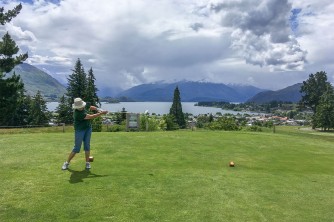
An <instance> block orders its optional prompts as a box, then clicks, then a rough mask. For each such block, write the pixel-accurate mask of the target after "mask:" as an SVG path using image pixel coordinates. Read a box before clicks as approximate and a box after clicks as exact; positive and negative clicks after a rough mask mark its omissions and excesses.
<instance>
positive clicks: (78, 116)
mask: <svg viewBox="0 0 334 222" xmlns="http://www.w3.org/2000/svg"><path fill="white" fill-rule="evenodd" d="M72 108H73V118H74V130H75V132H74V140H75V141H74V148H73V150H72V151H71V153H70V154H69V156H68V158H67V161H65V162H64V164H63V166H62V169H63V170H66V169H68V166H69V165H70V162H71V160H72V159H73V157H74V156H75V155H76V154H77V153H79V152H80V149H81V145H82V142H83V144H84V150H85V159H86V169H90V168H91V165H90V162H89V157H90V138H91V135H92V124H91V122H90V120H91V119H94V118H96V117H99V116H101V115H103V114H107V113H108V111H103V110H99V109H98V108H97V107H95V106H90V107H89V109H90V110H96V111H98V112H97V113H95V114H88V113H87V110H86V102H84V101H83V100H82V99H81V98H75V99H74V103H73V105H72Z"/></svg>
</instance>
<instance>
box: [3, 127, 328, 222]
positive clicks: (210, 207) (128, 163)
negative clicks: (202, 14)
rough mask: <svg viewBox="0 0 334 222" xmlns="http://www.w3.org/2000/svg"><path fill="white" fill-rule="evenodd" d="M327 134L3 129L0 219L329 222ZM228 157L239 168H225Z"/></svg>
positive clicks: (288, 130) (280, 130) (292, 130)
mask: <svg viewBox="0 0 334 222" xmlns="http://www.w3.org/2000/svg"><path fill="white" fill-rule="evenodd" d="M333 142H334V134H333V133H319V132H314V131H311V130H301V129H297V128H277V130H276V133H275V134H274V133H272V132H256V133H255V132H224V131H219V132H218V131H215V132H212V131H174V132H131V133H130V132H120V133H107V132H103V133H93V137H92V155H93V156H94V158H95V160H94V162H93V164H92V169H91V170H90V171H86V170H84V155H83V152H81V153H80V154H79V155H77V156H76V157H75V159H74V161H73V162H72V164H71V165H70V170H68V171H62V170H61V165H62V163H63V162H64V160H65V159H66V157H67V155H68V153H69V152H70V150H71V149H72V146H73V133H72V132H66V133H62V132H59V133H41V132H39V133H19V134H0V154H1V161H0V168H1V172H0V177H1V183H0V221H117V222H118V221H192V222H193V221H312V222H313V221H322V222H323V221H333V218H334V211H333V206H334V146H333ZM230 160H233V161H234V162H235V163H236V167H234V168H232V167H229V166H228V162H229V161H230Z"/></svg>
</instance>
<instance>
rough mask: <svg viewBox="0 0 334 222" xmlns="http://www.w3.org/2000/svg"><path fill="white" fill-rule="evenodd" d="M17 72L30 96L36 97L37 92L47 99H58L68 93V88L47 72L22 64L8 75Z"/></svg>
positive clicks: (8, 74)
mask: <svg viewBox="0 0 334 222" xmlns="http://www.w3.org/2000/svg"><path fill="white" fill-rule="evenodd" d="M14 72H15V74H16V75H20V76H21V79H22V81H23V83H24V88H25V90H26V94H28V95H30V96H34V95H36V93H37V91H40V93H41V94H42V95H43V96H44V97H45V98H47V99H57V98H60V97H61V96H63V95H64V94H65V93H66V87H65V86H64V85H62V84H60V83H59V82H58V80H56V79H55V78H53V77H52V76H50V75H49V74H47V73H46V72H44V71H42V70H40V69H38V68H36V67H35V66H32V65H29V64H27V63H22V64H20V65H17V66H15V68H14V69H13V70H12V71H11V72H10V73H7V75H6V76H8V77H10V76H12V75H13V73H14Z"/></svg>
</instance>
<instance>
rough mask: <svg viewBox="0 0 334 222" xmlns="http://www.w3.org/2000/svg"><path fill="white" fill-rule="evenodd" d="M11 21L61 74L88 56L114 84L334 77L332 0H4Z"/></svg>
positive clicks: (104, 83)
mask: <svg viewBox="0 0 334 222" xmlns="http://www.w3.org/2000/svg"><path fill="white" fill-rule="evenodd" d="M18 3H22V5H23V9H22V11H21V13H20V14H19V16H17V17H16V18H15V19H13V20H12V22H11V23H9V24H6V25H5V26H3V27H0V33H4V32H5V31H8V32H9V33H10V35H11V36H12V37H13V38H14V39H15V41H16V43H17V44H18V45H19V47H20V49H21V51H22V52H28V53H29V59H28V60H27V62H28V63H29V64H32V65H35V66H37V67H39V68H41V69H43V70H45V71H46V72H48V73H49V74H51V75H52V76H53V77H55V78H56V79H58V80H59V81H61V82H66V77H67V76H68V75H69V74H71V72H72V71H71V70H72V69H73V67H74V64H75V62H76V60H77V59H78V58H80V59H81V61H82V63H83V65H84V67H85V69H86V70H87V71H88V69H89V68H90V67H92V68H93V70H94V74H95V77H96V79H97V84H98V87H99V88H111V89H110V91H111V92H112V91H113V90H119V89H127V88H129V87H132V86H135V85H138V84H142V83H150V82H156V81H166V82H173V81H179V80H190V81H207V82H217V83H225V84H243V85H254V86H256V87H259V88H265V89H274V90H276V89H281V88H284V87H287V86H290V85H292V84H295V83H298V82H302V81H304V80H306V79H307V78H308V76H309V74H311V73H315V72H317V71H326V72H327V74H328V78H329V80H330V81H331V82H334V81H333V80H334V78H333V77H334V75H333V71H334V62H333V59H332V53H333V51H334V33H333V32H332V31H331V30H332V27H333V25H334V24H333V23H334V3H333V2H332V1H331V0H322V1H318V0H252V1H249V0H239V1H235V0H192V1H189V0H160V1H156V0H133V1H124V0H112V1H110V0H98V1H97V0H85V1H79V0H61V1H58V0H57V1H52V0H49V1H45V0H34V1H27V0H26V1H15V0H11V1H1V0H0V6H2V7H5V9H11V8H13V7H14V6H15V5H17V4H18Z"/></svg>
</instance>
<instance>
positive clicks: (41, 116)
mask: <svg viewBox="0 0 334 222" xmlns="http://www.w3.org/2000/svg"><path fill="white" fill-rule="evenodd" d="M29 111H30V112H29V124H31V125H46V124H48V122H49V120H50V113H49V111H48V108H47V106H46V102H45V100H44V99H43V97H42V95H41V93H40V91H37V93H36V95H35V96H34V97H33V98H32V100H31V103H30V110H29Z"/></svg>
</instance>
